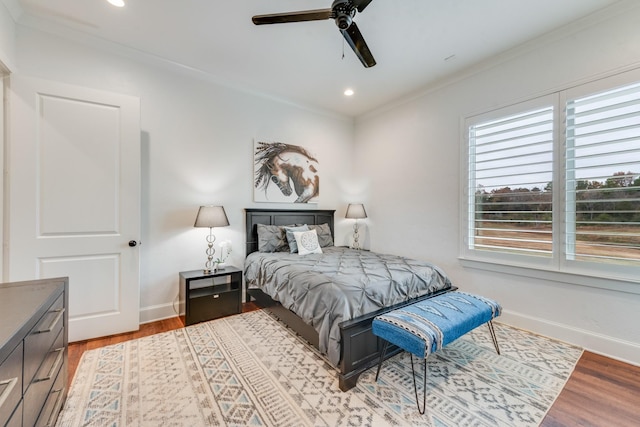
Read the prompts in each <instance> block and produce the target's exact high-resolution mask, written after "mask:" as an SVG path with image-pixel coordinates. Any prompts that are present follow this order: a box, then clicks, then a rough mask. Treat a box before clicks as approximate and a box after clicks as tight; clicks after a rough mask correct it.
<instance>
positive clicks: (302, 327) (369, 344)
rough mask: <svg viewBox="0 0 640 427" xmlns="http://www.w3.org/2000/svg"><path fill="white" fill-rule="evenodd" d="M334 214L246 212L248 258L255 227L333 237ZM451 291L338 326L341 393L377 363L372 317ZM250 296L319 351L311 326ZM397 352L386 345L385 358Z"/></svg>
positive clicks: (250, 292)
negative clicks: (316, 230)
mask: <svg viewBox="0 0 640 427" xmlns="http://www.w3.org/2000/svg"><path fill="white" fill-rule="evenodd" d="M334 213H335V211H334V210H302V209H245V220H246V221H245V224H246V236H247V242H246V244H247V248H246V250H247V255H249V254H250V253H252V252H255V251H257V250H258V231H257V229H258V227H257V225H258V224H265V225H290V224H324V223H328V224H329V227H330V228H331V234H333V235H334V236H335V234H334V224H333V216H334ZM245 287H246V285H245ZM450 290H451V289H447V290H444V291H440V292H437V293H433V294H429V295H425V296H423V297H420V298H416V299H412V300H409V301H406V302H404V303H401V304H397V305H394V306H392V307H385V308H383V309H380V310H378V311H375V312H372V313H368V314H366V315H363V316H360V317H357V318H354V319H352V320H347V321H344V322H342V323H340V325H339V326H340V336H341V346H340V364H339V366H338V369H339V374H338V385H339V387H340V390H342V391H347V390H349V389H350V388H352V387H354V386H355V385H356V382H357V381H358V377H359V376H360V374H361V373H362V372H364V371H366V370H367V369H369V368H370V367H372V366H375V365H376V364H377V363H378V361H379V358H380V351H381V350H382V342H380V340H379V339H378V337H376V336H375V335H373V333H372V332H371V322H373V318H374V317H376V316H377V315H379V314H382V313H385V312H387V311H390V310H394V309H396V308H399V307H404V306H406V305H409V304H413V303H414V302H416V301H420V300H422V299H426V298H431V297H433V296H435V295H438V294H440V293H444V292H448V291H450ZM251 297H253V298H254V299H255V303H256V304H257V305H258V306H260V307H262V308H264V309H267V310H269V311H270V312H271V313H273V314H274V315H275V316H276V317H277V318H278V319H280V321H282V322H283V323H285V324H286V325H287V326H289V327H290V328H291V329H293V330H294V331H295V332H296V333H298V334H299V335H300V336H302V337H303V338H304V339H305V340H307V341H308V342H309V343H310V344H312V345H313V346H314V347H315V348H318V342H319V339H318V332H317V331H316V330H315V329H314V328H313V327H312V326H310V325H308V324H306V323H304V322H303V321H302V319H301V318H300V317H298V316H297V315H296V314H295V313H294V312H292V311H291V310H288V309H286V308H284V307H283V306H282V305H280V303H278V302H276V301H274V300H273V299H271V297H270V296H269V295H267V294H265V293H264V292H262V291H261V290H260V289H247V290H246V300H247V302H249V301H250V299H251ZM399 352H400V348H398V347H395V346H389V349H388V350H387V352H386V354H385V358H389V357H391V356H393V355H395V354H397V353H399Z"/></svg>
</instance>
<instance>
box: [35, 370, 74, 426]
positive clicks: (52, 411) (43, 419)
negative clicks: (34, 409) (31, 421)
mask: <svg viewBox="0 0 640 427" xmlns="http://www.w3.org/2000/svg"><path fill="white" fill-rule="evenodd" d="M66 374H67V369H66V366H63V369H61V370H60V371H59V372H58V378H57V379H56V382H55V383H54V384H53V387H51V390H50V391H49V394H48V395H47V400H46V401H45V403H44V407H43V408H42V412H41V413H40V417H39V418H38V421H37V422H36V424H35V425H36V427H53V426H55V424H56V419H57V418H58V414H59V413H60V410H61V409H62V404H63V403H64V397H65V381H64V376H65V375H66Z"/></svg>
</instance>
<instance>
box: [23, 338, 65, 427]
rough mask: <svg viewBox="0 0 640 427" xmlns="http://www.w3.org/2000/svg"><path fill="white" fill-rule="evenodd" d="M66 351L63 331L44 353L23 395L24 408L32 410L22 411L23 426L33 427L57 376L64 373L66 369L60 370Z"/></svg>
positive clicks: (63, 363) (63, 365) (63, 364)
mask: <svg viewBox="0 0 640 427" xmlns="http://www.w3.org/2000/svg"><path fill="white" fill-rule="evenodd" d="M25 348H26V347H25ZM66 351H67V350H66V348H65V347H64V331H60V333H59V334H58V337H57V339H56V340H55V342H54V343H53V346H52V347H51V349H50V351H49V352H47V353H46V355H45V357H44V360H43V362H42V365H41V366H40V369H38V371H37V372H36V374H35V375H34V377H33V379H32V381H31V384H29V386H28V388H27V391H26V393H25V395H24V404H25V407H26V408H32V410H29V411H26V410H25V411H24V425H25V426H34V425H35V423H36V420H37V419H38V416H39V415H40V412H41V410H42V407H43V406H44V403H45V401H46V400H47V397H48V396H49V393H50V391H51V389H52V387H53V383H54V381H55V380H56V378H57V377H58V374H59V373H60V372H61V371H62V372H65V373H66V369H62V368H66V366H65V359H66V358H65V355H66ZM36 409H37V410H36Z"/></svg>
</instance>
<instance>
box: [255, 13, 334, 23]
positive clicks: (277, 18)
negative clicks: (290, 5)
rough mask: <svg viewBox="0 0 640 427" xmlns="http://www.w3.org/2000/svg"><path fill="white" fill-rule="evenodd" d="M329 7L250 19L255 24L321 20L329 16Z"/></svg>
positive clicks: (257, 16)
mask: <svg viewBox="0 0 640 427" xmlns="http://www.w3.org/2000/svg"><path fill="white" fill-rule="evenodd" d="M331 13H332V11H331V9H315V10H304V11H300V12H289V13H272V14H270V15H256V16H254V17H253V18H251V20H252V21H253V23H254V24H256V25H264V24H286V23H287V22H302V21H321V20H324V19H329V18H331Z"/></svg>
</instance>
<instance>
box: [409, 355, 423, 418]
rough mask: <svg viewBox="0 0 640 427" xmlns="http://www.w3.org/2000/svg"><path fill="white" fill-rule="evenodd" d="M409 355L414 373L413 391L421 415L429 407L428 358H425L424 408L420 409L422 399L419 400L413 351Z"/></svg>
mask: <svg viewBox="0 0 640 427" xmlns="http://www.w3.org/2000/svg"><path fill="white" fill-rule="evenodd" d="M409 357H411V374H412V375H413V393H414V394H415V395H416V405H417V406H418V412H420V415H423V414H424V411H426V409H427V358H426V357H425V358H424V360H423V368H422V378H423V384H422V409H420V401H419V400H418V387H417V386H416V372H415V371H414V369H413V353H409Z"/></svg>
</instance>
